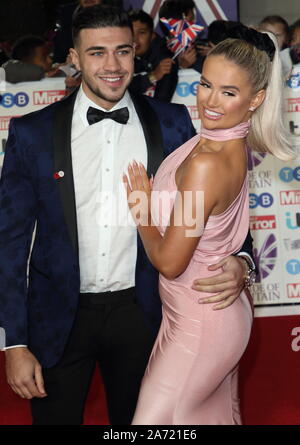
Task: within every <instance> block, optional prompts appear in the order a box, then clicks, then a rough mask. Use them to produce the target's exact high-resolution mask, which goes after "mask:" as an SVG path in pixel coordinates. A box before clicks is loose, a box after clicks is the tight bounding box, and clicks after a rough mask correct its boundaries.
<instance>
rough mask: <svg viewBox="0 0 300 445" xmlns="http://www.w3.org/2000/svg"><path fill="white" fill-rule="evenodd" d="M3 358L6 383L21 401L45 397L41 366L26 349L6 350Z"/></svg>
mask: <svg viewBox="0 0 300 445" xmlns="http://www.w3.org/2000/svg"><path fill="white" fill-rule="evenodd" d="M5 358H6V377H7V382H8V384H9V386H10V387H11V388H12V390H13V391H14V392H15V393H16V394H18V395H19V396H20V397H22V398H23V399H32V398H33V397H39V398H43V397H46V396H47V394H46V392H45V388H44V379H43V375H42V368H41V365H40V364H39V362H38V361H37V359H36V358H35V357H34V355H32V354H31V352H30V351H29V350H28V349H27V348H23V347H22V348H21V347H19V348H18V347H17V348H12V349H7V350H6V351H5Z"/></svg>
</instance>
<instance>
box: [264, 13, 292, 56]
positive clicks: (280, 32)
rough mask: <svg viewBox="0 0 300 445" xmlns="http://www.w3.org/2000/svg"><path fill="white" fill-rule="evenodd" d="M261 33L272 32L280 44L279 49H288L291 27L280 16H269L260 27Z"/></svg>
mask: <svg viewBox="0 0 300 445" xmlns="http://www.w3.org/2000/svg"><path fill="white" fill-rule="evenodd" d="M258 30H259V31H269V32H272V33H273V34H274V35H275V37H276V39H277V42H278V46H279V49H280V50H282V49H284V48H286V47H287V45H288V41H289V25H288V23H287V21H286V20H285V19H284V18H283V17H281V16H280V15H268V16H267V17H265V18H263V19H262V21H261V22H260V23H259V25H258Z"/></svg>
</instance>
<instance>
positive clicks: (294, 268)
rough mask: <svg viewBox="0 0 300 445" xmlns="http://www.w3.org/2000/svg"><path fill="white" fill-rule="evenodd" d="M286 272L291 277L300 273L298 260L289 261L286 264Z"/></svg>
mask: <svg viewBox="0 0 300 445" xmlns="http://www.w3.org/2000/svg"><path fill="white" fill-rule="evenodd" d="M286 270H287V272H288V273H290V274H291V275H297V274H298V273H300V261H299V260H290V261H288V262H287V263H286Z"/></svg>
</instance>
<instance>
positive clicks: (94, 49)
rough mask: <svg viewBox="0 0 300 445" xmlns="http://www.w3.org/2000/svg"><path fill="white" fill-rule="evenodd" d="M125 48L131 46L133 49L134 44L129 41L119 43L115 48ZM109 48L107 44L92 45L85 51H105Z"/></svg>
mask: <svg viewBox="0 0 300 445" xmlns="http://www.w3.org/2000/svg"><path fill="white" fill-rule="evenodd" d="M124 48H131V49H133V45H131V44H129V43H124V44H123V45H118V46H117V47H116V48H115V50H119V49H124ZM106 49H107V47H106V46H90V47H89V48H87V49H86V50H85V52H88V51H105V50H106Z"/></svg>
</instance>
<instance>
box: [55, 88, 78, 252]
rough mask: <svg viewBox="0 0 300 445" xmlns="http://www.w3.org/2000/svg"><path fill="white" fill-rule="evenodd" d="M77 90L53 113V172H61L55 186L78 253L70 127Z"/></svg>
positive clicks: (72, 241)
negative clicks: (61, 175) (61, 174)
mask: <svg viewBox="0 0 300 445" xmlns="http://www.w3.org/2000/svg"><path fill="white" fill-rule="evenodd" d="M76 95H77V92H75V93H73V94H71V95H70V96H69V97H67V98H66V99H63V100H62V101H61V102H60V103H59V104H58V105H57V108H56V110H55V114H54V131H53V138H54V140H53V143H54V172H63V173H64V176H63V177H61V178H59V179H58V180H57V181H56V182H57V187H58V189H59V195H60V198H61V202H62V206H63V212H64V217H65V222H66V225H67V228H68V232H69V235H70V238H71V243H72V245H73V248H74V251H75V253H76V254H77V255H78V234H77V217H76V203H75V191H74V181H73V168H72V154H71V128H72V116H73V109H74V104H75V99H76Z"/></svg>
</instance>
